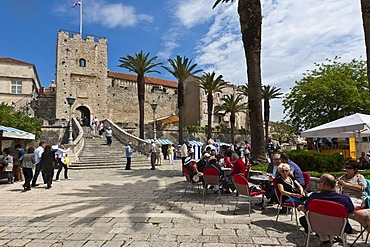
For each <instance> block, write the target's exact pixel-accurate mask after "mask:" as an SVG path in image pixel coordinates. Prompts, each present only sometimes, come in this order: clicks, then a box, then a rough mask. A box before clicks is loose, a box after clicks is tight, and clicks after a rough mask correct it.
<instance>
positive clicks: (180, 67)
mask: <svg viewBox="0 0 370 247" xmlns="http://www.w3.org/2000/svg"><path fill="white" fill-rule="evenodd" d="M167 61H168V62H169V63H170V65H171V68H170V67H166V66H162V67H163V68H164V69H165V70H167V71H168V72H170V73H171V74H172V75H173V76H174V77H175V78H176V79H177V81H178V83H179V85H178V90H177V108H178V109H179V143H183V141H184V129H183V128H184V117H183V111H184V82H185V80H186V79H187V78H188V77H189V76H190V75H191V74H196V73H199V72H200V71H201V70H195V67H196V66H197V65H198V64H196V63H194V64H192V63H193V60H192V59H190V60H189V59H188V58H187V57H185V56H184V57H183V58H182V57H181V56H180V55H177V56H176V59H171V58H169V59H167Z"/></svg>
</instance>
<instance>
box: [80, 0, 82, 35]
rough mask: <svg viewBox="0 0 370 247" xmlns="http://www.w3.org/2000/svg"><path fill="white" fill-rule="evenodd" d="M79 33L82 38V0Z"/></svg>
mask: <svg viewBox="0 0 370 247" xmlns="http://www.w3.org/2000/svg"><path fill="white" fill-rule="evenodd" d="M80 35H81V38H82V0H81V2H80Z"/></svg>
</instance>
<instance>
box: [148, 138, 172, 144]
mask: <svg viewBox="0 0 370 247" xmlns="http://www.w3.org/2000/svg"><path fill="white" fill-rule="evenodd" d="M145 141H146V142H148V143H151V142H152V141H154V142H157V143H159V144H162V145H169V144H173V142H171V141H170V140H164V139H157V140H154V139H145Z"/></svg>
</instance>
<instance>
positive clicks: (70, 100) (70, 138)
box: [67, 95, 76, 144]
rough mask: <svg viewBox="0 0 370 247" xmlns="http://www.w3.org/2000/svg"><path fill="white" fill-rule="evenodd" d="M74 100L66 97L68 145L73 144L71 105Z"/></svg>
mask: <svg viewBox="0 0 370 247" xmlns="http://www.w3.org/2000/svg"><path fill="white" fill-rule="evenodd" d="M75 101H76V98H75V97H73V96H72V95H70V96H68V97H67V102H68V105H69V138H68V144H73V129H72V105H73V104H74V103H75Z"/></svg>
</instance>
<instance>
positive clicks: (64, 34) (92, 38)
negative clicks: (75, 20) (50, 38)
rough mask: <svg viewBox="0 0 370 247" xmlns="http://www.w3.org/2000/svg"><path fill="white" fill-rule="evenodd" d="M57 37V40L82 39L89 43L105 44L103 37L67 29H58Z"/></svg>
mask: <svg viewBox="0 0 370 247" xmlns="http://www.w3.org/2000/svg"><path fill="white" fill-rule="evenodd" d="M58 39H59V40H64V41H67V40H75V41H81V40H84V41H86V42H91V43H101V44H107V39H106V38H105V37H101V36H97V35H91V34H84V33H83V34H82V36H81V34H80V33H78V32H73V31H67V30H59V32H58Z"/></svg>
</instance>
